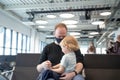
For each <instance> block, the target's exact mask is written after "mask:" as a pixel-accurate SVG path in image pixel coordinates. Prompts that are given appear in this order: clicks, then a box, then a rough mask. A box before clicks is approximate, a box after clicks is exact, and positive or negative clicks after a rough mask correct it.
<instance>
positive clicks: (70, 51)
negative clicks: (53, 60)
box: [41, 36, 79, 80]
mask: <svg viewBox="0 0 120 80" xmlns="http://www.w3.org/2000/svg"><path fill="white" fill-rule="evenodd" d="M60 46H61V48H62V51H63V53H64V55H63V57H62V59H61V61H60V64H58V65H55V66H53V67H51V68H50V69H48V70H46V71H44V72H43V75H42V78H41V80H47V79H48V78H53V80H59V78H60V76H61V74H62V73H67V72H73V71H75V65H76V55H75V53H74V51H77V50H79V44H78V42H77V40H76V39H75V38H74V37H73V36H66V37H65V38H64V39H63V40H62V41H61V42H60ZM75 72H76V71H75ZM76 74H77V73H76ZM62 76H64V75H62Z"/></svg>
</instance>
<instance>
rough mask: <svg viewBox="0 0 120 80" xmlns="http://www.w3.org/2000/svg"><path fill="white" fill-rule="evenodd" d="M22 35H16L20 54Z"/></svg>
mask: <svg viewBox="0 0 120 80" xmlns="http://www.w3.org/2000/svg"><path fill="white" fill-rule="evenodd" d="M21 44H22V34H21V33H18V52H21V51H20V50H21Z"/></svg>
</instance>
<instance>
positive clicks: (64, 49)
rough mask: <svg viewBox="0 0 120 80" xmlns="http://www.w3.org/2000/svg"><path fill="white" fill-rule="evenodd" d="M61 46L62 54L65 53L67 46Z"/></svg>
mask: <svg viewBox="0 0 120 80" xmlns="http://www.w3.org/2000/svg"><path fill="white" fill-rule="evenodd" d="M61 48H62V52H63V53H64V54H66V53H67V51H68V49H67V47H66V46H61Z"/></svg>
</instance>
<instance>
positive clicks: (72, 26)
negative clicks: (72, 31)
mask: <svg viewBox="0 0 120 80" xmlns="http://www.w3.org/2000/svg"><path fill="white" fill-rule="evenodd" d="M67 27H68V28H76V27H77V25H67Z"/></svg>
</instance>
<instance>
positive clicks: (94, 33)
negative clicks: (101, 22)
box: [90, 32, 99, 35]
mask: <svg viewBox="0 0 120 80" xmlns="http://www.w3.org/2000/svg"><path fill="white" fill-rule="evenodd" d="M90 34H91V35H96V34H99V33H98V32H91V33H90Z"/></svg>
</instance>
